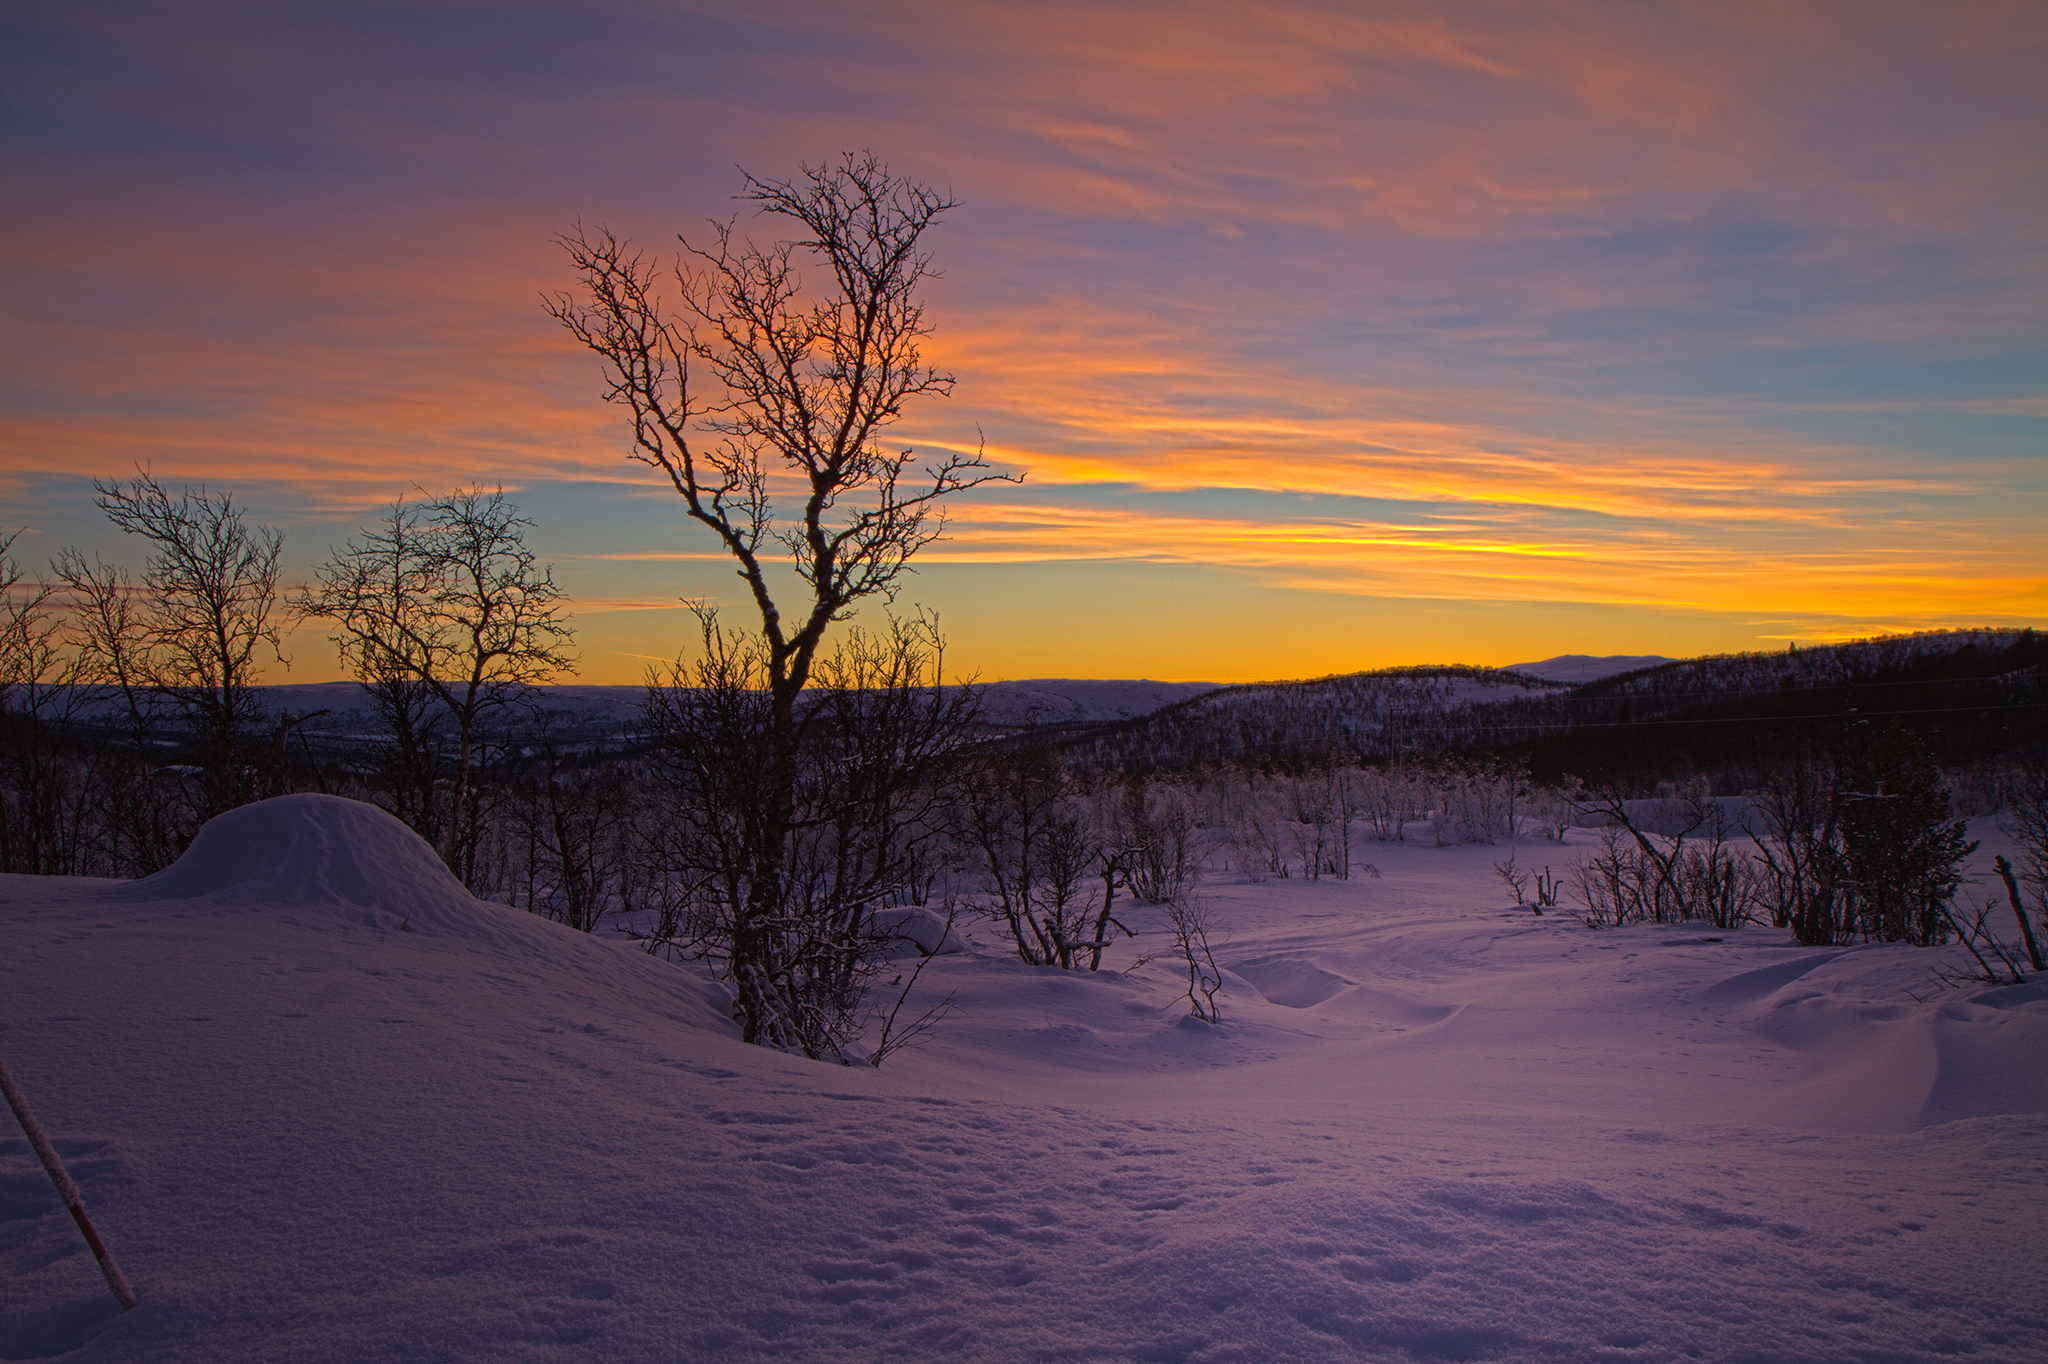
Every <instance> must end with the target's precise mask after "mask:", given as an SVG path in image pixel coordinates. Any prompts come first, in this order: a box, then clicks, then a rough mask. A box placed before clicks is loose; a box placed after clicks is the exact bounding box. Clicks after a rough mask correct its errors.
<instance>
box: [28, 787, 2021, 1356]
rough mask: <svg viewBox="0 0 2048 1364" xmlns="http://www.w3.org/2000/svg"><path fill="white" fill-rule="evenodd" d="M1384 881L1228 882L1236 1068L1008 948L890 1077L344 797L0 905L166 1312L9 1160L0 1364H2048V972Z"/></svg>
mask: <svg viewBox="0 0 2048 1364" xmlns="http://www.w3.org/2000/svg"><path fill="white" fill-rule="evenodd" d="M1975 832H1978V833H1980V834H1983V835H1984V836H1986V839H1987V846H1986V848H1985V849H1984V851H1983V852H1981V853H1980V854H1979V857H1980V858H1982V859H1988V857H1989V855H1990V854H1991V852H1993V851H1995V850H1997V848H1999V847H2002V846H2003V845H2002V844H2000V843H1997V841H1996V840H1997V835H1996V833H1995V831H1992V830H1990V829H1989V827H1988V826H1985V827H1983V828H1980V829H1978V830H1976V831H1975ZM1577 837H1578V838H1581V839H1584V838H1587V837H1588V836H1586V835H1578V836H1577ZM1518 851H1519V853H1520V854H1521V860H1522V861H1523V862H1524V863H1533V864H1534V865H1536V866H1539V867H1540V866H1542V865H1544V864H1545V863H1546V862H1548V863H1549V864H1551V865H1553V866H1558V867H1560V868H1561V867H1562V865H1563V862H1564V859H1565V857H1566V856H1568V855H1569V850H1568V849H1566V850H1560V849H1558V848H1557V847H1556V846H1555V845H1552V844H1545V843H1542V842H1540V841H1531V842H1524V843H1523V844H1522V845H1521V846H1520V847H1519V849H1518ZM1361 852H1362V856H1363V857H1364V858H1368V859H1370V860H1371V861H1372V862H1374V863H1375V864H1376V865H1377V868H1378V870H1379V872H1380V873H1381V875H1379V876H1378V877H1371V876H1362V877H1360V878H1359V879H1355V880H1353V881H1350V882H1337V881H1322V882H1314V883H1302V882H1293V881H1288V882H1272V881H1268V882H1266V883H1264V884H1259V885H1251V884H1246V883H1244V882H1243V881H1242V879H1241V878H1239V877H1237V876H1236V875H1234V874H1231V873H1228V872H1224V871H1220V870H1219V871H1216V872H1214V873H1212V875H1211V876H1210V878H1209V881H1208V884H1207V885H1206V886H1205V889H1204V894H1205V895H1206V896H1207V898H1208V900H1209V902H1210V904H1211V905H1212V907H1213V910H1214V913H1215V914H1216V916H1217V917H1218V918H1219V919H1220V920H1221V921H1223V922H1224V923H1226V924H1227V925H1228V926H1229V931H1228V934H1227V937H1228V943H1227V946H1226V947H1225V948H1224V950H1223V951H1222V952H1221V953H1220V955H1221V957H1222V958H1223V960H1224V961H1225V962H1226V963H1228V964H1229V965H1230V967H1231V968H1232V977H1231V980H1230V983H1229V990H1228V992H1227V993H1226V995H1225V996H1224V999H1223V1004H1224V1008H1225V1023H1224V1024H1223V1026H1221V1027H1220V1028H1211V1027H1209V1026H1207V1025H1203V1024H1200V1023H1195V1022H1192V1021H1190V1020H1188V1019H1187V1018H1186V1017H1185V1013H1186V1010H1185V1007H1184V1006H1183V1005H1182V1004H1181V1003H1180V1002H1178V999H1177V996H1178V988H1177V982H1176V980H1175V977H1174V972H1173V969H1172V963H1171V962H1170V961H1168V960H1163V959H1155V960H1153V961H1152V962H1151V963H1149V964H1147V965H1143V966H1141V967H1139V968H1137V969H1135V970H1124V971H1121V972H1108V971H1105V972H1103V973H1101V974H1099V975H1094V976H1080V975H1069V974H1062V973H1060V972H1057V971H1055V970H1051V969H1038V968H1030V967H1025V966H1022V965H1020V964H1018V963H1017V962H1016V961H1015V959H1014V958H1013V957H1010V956H1008V955H1006V953H1005V952H1004V951H1003V949H1002V947H1001V944H1000V943H999V942H998V941H997V940H996V939H995V938H994V937H993V935H992V934H991V933H990V932H989V931H988V930H987V928H986V927H982V928H977V929H976V930H974V931H973V932H971V933H970V934H969V939H970V944H971V950H970V951H968V952H965V953H962V954H960V955H957V956H950V957H946V958H942V959H940V960H939V961H938V962H937V963H935V964H934V966H933V967H932V968H931V969H930V970H929V971H928V972H927V973H926V983H927V985H928V986H929V988H930V989H931V990H932V991H934V992H935V993H937V992H943V991H946V990H957V991H958V992H959V1008H958V1011H957V1012H956V1013H955V1014H954V1015H953V1017H952V1018H950V1019H949V1020H948V1021H947V1022H946V1023H945V1025H944V1028H943V1030H942V1032H941V1033H940V1034H939V1035H938V1036H937V1037H936V1038H935V1039H933V1040H932V1041H931V1042H930V1043H929V1045H927V1046H925V1047H924V1048H922V1049H921V1050H917V1051H913V1052H908V1053H904V1054H902V1055H899V1056H898V1057H896V1058H894V1059H892V1060H891V1062H890V1063H889V1065H888V1066H886V1067H885V1068H883V1069H881V1070H879V1071H876V1070H870V1069H867V1068H854V1069H847V1068H841V1067H836V1066H825V1065H817V1064H812V1063H808V1062H804V1061H801V1060H796V1059H792V1058H789V1057H786V1056H781V1055H777V1054H773V1053H769V1052H765V1051H762V1050H759V1049H755V1048H749V1047H746V1046H743V1045H742V1044H740V1043H739V1042H738V1041H737V1039H736V1037H735V1036H734V1032H733V1029H732V1027H731V1025H730V1023H729V1022H727V1021H726V1019H725V1017H724V1013H723V994H722V992H721V991H720V989H719V988H718V987H717V986H716V985H715V984H712V983H710V982H708V981H706V980H704V979H702V978H701V977H699V976H698V975H697V974H695V973H694V972H692V971H691V970H688V969H685V968H680V967H674V966H668V965H665V964H662V963H660V962H657V961H654V960H652V959H650V958H648V957H645V956H643V955H641V954H639V953H638V952H636V951H634V950H632V949H631V948H630V946H628V945H626V944H624V943H622V942H620V941H617V940H606V939H605V938H603V937H599V938H597V939H594V940H593V939H590V938H585V937H582V936H580V935H578V934H575V933H573V932H570V931H568V930H566V929H562V928H559V927H557V926H555V925H553V924H549V923H546V922H543V921H540V920H538V919H534V918H531V917H529V916H527V915H524V914H520V913H517V912H514V911H510V910H506V909H502V908H498V907H494V906H489V905H480V904H477V903H475V902H473V901H469V900H468V899H467V898H466V897H465V896H463V894H462V893H461V891H460V889H459V888H458V887H456V886H455V885H454V884H453V883H452V881H450V880H449V879H448V877H447V875H446V873H445V872H443V871H442V870H441V869H440V867H439V865H438V863H436V862H435V861H434V860H433V858H432V855H431V853H429V852H428V851H427V850H426V849H425V848H424V847H423V846H421V845H419V844H418V843H416V842H414V841H412V839H411V836H410V835H409V834H407V833H405V831H404V830H402V829H401V828H399V827H398V826H397V825H396V824H395V823H393V822H392V821H389V820H387V819H384V818H383V817H382V816H379V815H376V814H375V812H372V811H369V810H368V809H367V807H360V806H350V805H348V804H347V803H345V802H338V801H331V800H328V799H327V798H324V797H313V796H299V797H288V798H286V800H284V801H281V802H269V803H266V804H265V805H261V806H254V807H250V808H249V809H247V810H244V811H239V812H236V813H235V814H234V815H231V816H228V817H226V818H225V819H224V820H223V821H218V822H216V824H215V825H212V826H209V829H208V830H207V831H206V833H204V834H203V835H202V837H201V841H200V843H199V844H197V845H195V848H194V850H193V852H192V853H191V854H189V855H188V858H187V859H186V861H185V862H182V863H180V864H179V866H177V867H174V868H172V869H171V870H170V871H168V872H165V873H162V874H161V875H160V876H159V877H157V878H152V880H150V881H145V882H136V883H118V882H105V881H67V880H44V879H38V878H28V877H7V878H0V1055H4V1056H5V1058H6V1060H7V1063H8V1065H9V1066H10V1067H11V1068H12V1070H13V1072H14V1075H15V1077H16V1079H17V1080H18V1081H19V1082H20V1084H21V1085H22V1087H23V1089H24V1090H25V1091H26V1093H27V1095H28V1097H29V1099H30V1101H31V1102H32V1103H33V1104H34V1105H35V1107H36V1110H37V1112H38V1114H39V1116H40V1117H41V1118H42V1120H43V1122H44V1125H45V1126H46V1127H47V1128H48V1129H49V1130H50V1131H51V1133H52V1135H53V1136H54V1137H55V1139H56V1142H57V1146H58V1148H59V1150H60V1151H61V1152H62V1153H63V1154H64V1155H65V1157H66V1158H67V1159H68V1161H69V1163H70V1166H71V1170H72V1173H73V1174H74V1176H75V1177H76V1178H77V1180H78V1182H79V1184H80V1185H81V1186H82V1187H83V1190H84V1194H85V1198H86V1202H87V1206H88V1208H89V1210H90V1211H91V1213H92V1215H93V1217H94V1218H95V1220H96V1222H97V1223H98V1225H99V1227H100V1229H101V1231H102V1232H103V1233H104V1234H105V1236H106V1238H107V1240H108V1242H109V1243H110V1245H111V1246H112V1248H113V1249H114V1251H115V1253H116V1254H117V1255H118V1256H119V1257H120V1259H121V1261H122V1263H123V1265H124V1267H125V1269H126V1270H127V1273H128V1275H129V1277H130V1279H131V1280H133V1281H134V1283H135V1285H136V1287H137V1289H138V1290H139V1292H140V1294H141V1298H142V1305H141V1306H140V1307H139V1308H137V1309H136V1310H135V1311H133V1312H130V1313H127V1314H125V1315H117V1314H116V1310H115V1307H114V1304H113V1301H112V1299H111V1298H110V1297H109V1296H108V1295H107V1293H106V1291H105V1288H104V1286H103V1285H102V1284H101V1282H100V1279H99V1276H98V1273H97V1272H96V1270H95V1269H94V1266H93V1264H92V1261H91V1258H90V1256H89V1255H88V1254H87V1252H86V1251H85V1249H84V1246H83V1244H82V1243H81V1242H80V1240H79V1238H78V1235H77V1233H76V1231H75V1230H74V1229H73V1227H72V1225H71V1222H70V1219H69V1218H68V1217H67V1216H66V1215H65V1214H64V1212H63V1211H62V1209H61V1207H60V1206H59V1205H58V1204H57V1202H56V1199H55V1197H54V1196H53V1195H52V1194H51V1192H50V1190H49V1186H48V1184H47V1182H46V1181H45V1180H44V1178H43V1175H42V1172H41V1170H40V1168H39V1167H38V1166H37V1165H36V1163H35V1160H34V1158H33V1156H32V1155H31V1154H30V1152H29V1149H28V1144H27V1143H26V1142H25V1141H23V1140H21V1139H20V1138H18V1137H15V1138H13V1139H11V1140H0V1284H4V1297H0V1358H8V1359H16V1358H43V1357H58V1358H68V1359H78V1360H93V1361H101V1360H108V1361H111V1360H137V1361H142V1360H149V1361H169V1360H192V1361H201V1360H205V1361H236V1360H251V1361H254V1360H337V1361H340V1360H351V1361H354V1360H531V1361H542V1360H558V1359H560V1360H571V1359H573V1360H592V1361H600V1360H601V1361H613V1360H725V1359H733V1360H749V1359H771V1358H772V1359H790V1360H829V1361H863V1362H865V1361H872V1360H883V1359H908V1360H934V1361H936V1360H1004V1361H1008V1360H1102V1361H1111V1360H1115V1361H1186V1362H1187V1364H1195V1362H1196V1361H1222V1360H1238V1361H1274V1360H1303V1361H1324V1360H1351V1359H1373V1360H1377V1359H1387V1360H1404V1359H1421V1360H1434V1359H1517V1360H1519V1359H1547V1360H1549V1359H1554V1360H1585V1359H1597V1360H1663V1359H1680V1358H1698V1359H1708V1360H1786V1361H1792V1360H1912V1359H1936V1358H1941V1359H1947V1358H1952V1357H1957V1356H1967V1357H1970V1358H1973V1359H1979V1360H2012V1361H2038V1360H2041V1359H2043V1358H2048V981H2044V980H2043V979H2042V978H2040V977H2035V978H2033V979H2031V980H2030V981H2029V983H2027V984H2025V985H2020V986H2008V987H2006V988H2003V989H1988V988H1976V989H1965V990H1950V991H1942V990H1939V989H1937V988H1935V987H1934V986H1933V985H1932V984H1931V982H1930V980H1929V977H1928V968H1929V965H1930V964H1931V963H1932V962H1934V961H1937V960H1944V959H1946V958H1944V957H1942V955H1941V954H1938V953H1929V952H1922V951H1915V950H1912V949H1907V948H1898V947H1857V948H1850V949H1839V948H1837V949H1823V950H1815V949H1801V948H1798V947H1796V946H1794V945H1792V944H1791V943H1790V942H1789V941H1788V940H1787V937H1786V935H1784V934H1783V933H1779V932H1774V931H1771V930H1766V929H1748V930H1743V931H1739V932H1731V933H1725V934H1720V933H1714V932H1713V931H1712V930H1704V931H1703V930H1702V929H1701V928H1699V927H1698V926H1696V925H1693V926H1684V927H1664V928H1650V927H1645V928H1638V929H1628V930H1615V929H1607V930H1601V931H1599V932H1591V931H1588V930H1587V929H1586V928H1584V927H1583V926H1582V925H1580V924H1578V923H1577V922H1576V921H1575V920H1573V919H1572V918H1571V917H1570V916H1569V915H1567V914H1564V913H1556V912H1553V913H1552V914H1549V915H1546V916H1544V917H1542V918H1538V917H1535V916H1533V915H1531V914H1530V913H1529V912H1528V911H1527V910H1515V909H1512V908H1510V907H1508V906H1506V905H1504V904H1503V896H1502V894H1501V893H1500V889H1499V884H1498V882H1497V881H1496V880H1495V878H1494V877H1493V875H1492V872H1491V870H1490V867H1491V864H1492V862H1493V861H1494V860H1495V859H1497V858H1499V857H1501V856H1503V855H1504V850H1503V849H1501V848H1481V847H1466V848H1447V849H1438V848H1433V847H1429V846H1425V845H1372V846H1369V847H1366V848H1363V849H1362V850H1361ZM1145 926H1146V927H1147V928H1148V929H1149V930H1150V931H1148V933H1147V936H1146V937H1145V939H1143V940H1142V941H1141V943H1140V944H1139V949H1140V951H1142V952H1150V953H1157V952H1159V951H1161V948H1162V946H1163V944H1162V942H1161V940H1160V936H1159V934H1158V933H1157V931H1156V926H1151V925H1145ZM1715 939H1719V940H1718V941H1716V940H1715ZM1133 960H1134V957H1133V956H1132V955H1131V954H1129V953H1126V955H1124V956H1123V957H1120V958H1119V959H1118V961H1119V964H1120V965H1122V966H1125V967H1128V966H1129V965H1130V963H1131V962H1132V961H1133ZM1916 996H1917V999H1916V998H1915V997H1916Z"/></svg>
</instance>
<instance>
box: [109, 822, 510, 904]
mask: <svg viewBox="0 0 2048 1364" xmlns="http://www.w3.org/2000/svg"><path fill="white" fill-rule="evenodd" d="M107 898H108V899H110V900H115V901H120V902H125V903H131V904H141V903H148V902H159V903H162V902H170V901H178V900H210V901H214V902H216V903H221V904H226V905H232V906H233V907H236V908H258V907H289V908H291V909H294V910H306V909H319V910H328V911H332V912H333V913H335V914H336V915H338V916H339V917H341V918H343V919H345V920H347V921H348V922H351V923H357V924H362V925H364V926H366V927H372V928H404V929H407V930H410V931H412V932H417V933H433V932H458V933H460V932H474V931H476V930H477V929H478V928H479V927H480V926H481V925H482V924H483V923H484V922H486V920H487V919H488V918H489V917H491V916H501V915H504V914H505V913H507V912H508V911H506V910H504V909H503V908H502V907H500V906H496V905H485V904H483V903H482V902H480V901H478V900H476V899H475V898H473V897H472V896H471V895H470V893H469V892H468V891H467V890H464V889H463V887H462V883H461V882H460V881H458V880H456V879H455V877H454V875H453V874H452V873H451V872H450V871H449V870H448V868H447V866H446V864H444V863H443V862H442V861H441V858H440V855H439V854H437V853H436V852H435V851H434V850H433V849H432V848H430V847H428V846H427V844H426V842H425V841H424V840H422V839H421V838H420V836H419V835H418V834H416V833H414V832H413V831H412V830H411V829H408V828H407V827H406V826H405V825H403V824H401V823H400V822H399V821H397V820H396V819H393V818H392V817H391V816H390V815H388V814H386V813H385V812H384V811H382V810H380V809H378V808H377V807H376V806H374V805H365V804H363V803H362V802H360V801H353V800H343V799H342V798H341V797H339V796H316V795H298V796H279V797H278V798H277V799H275V800H266V801H259V802H257V803H256V804H254V805H245V806H243V807H242V808H240V809H238V810H230V811H229V812H228V813H226V814H224V815H221V816H220V817H219V818H217V819H213V820H210V821H208V823H207V825H206V827H205V828H203V829H201V830H200V831H199V835H198V837H196V838H194V839H193V840H192V846H191V847H190V848H188V849H186V851H185V855H184V856H183V857H180V858H179V859H178V860H177V861H176V862H174V863H172V864H171V865H170V866H168V867H166V868H164V869H163V870H162V871H160V872H158V873H157V874H156V875H154V876H148V877H144V878H143V879H142V880H140V881H133V882H130V883H128V884H127V885H124V886H122V887H121V888H120V889H118V890H114V891H110V892H108V896H107Z"/></svg>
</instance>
